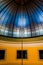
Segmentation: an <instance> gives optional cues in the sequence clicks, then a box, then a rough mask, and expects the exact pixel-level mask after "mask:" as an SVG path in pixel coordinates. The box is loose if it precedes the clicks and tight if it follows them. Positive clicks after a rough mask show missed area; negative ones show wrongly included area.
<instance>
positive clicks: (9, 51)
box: [0, 42, 43, 65]
mask: <svg viewBox="0 0 43 65" xmlns="http://www.w3.org/2000/svg"><path fill="white" fill-rule="evenodd" d="M0 50H5V60H0V65H1V64H2V65H3V64H4V65H9V63H10V65H11V64H12V65H22V62H23V65H43V60H41V59H40V58H39V50H43V42H42V43H37V44H36V43H35V42H34V43H33V44H23V50H27V54H28V58H27V59H24V60H20V59H19V60H18V59H17V58H16V53H17V50H22V44H21V43H20V44H8V43H6V44H5V43H0Z"/></svg>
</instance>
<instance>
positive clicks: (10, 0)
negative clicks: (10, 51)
mask: <svg viewBox="0 0 43 65" xmlns="http://www.w3.org/2000/svg"><path fill="white" fill-rule="evenodd" d="M0 35H4V36H9V37H17V38H18V37H21V38H22V37H36V36H40V35H43V1H42V0H0Z"/></svg>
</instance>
